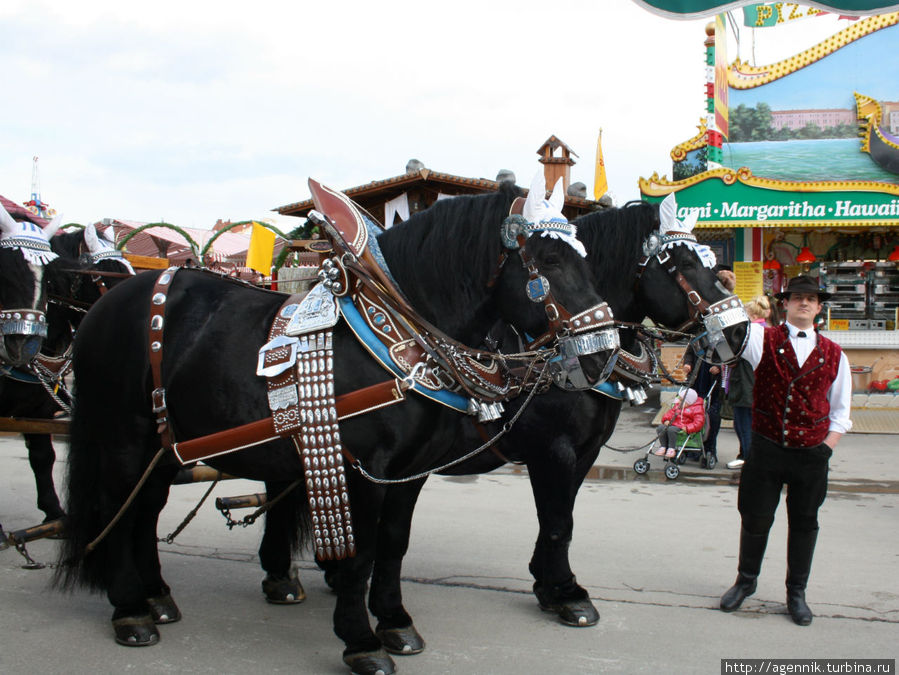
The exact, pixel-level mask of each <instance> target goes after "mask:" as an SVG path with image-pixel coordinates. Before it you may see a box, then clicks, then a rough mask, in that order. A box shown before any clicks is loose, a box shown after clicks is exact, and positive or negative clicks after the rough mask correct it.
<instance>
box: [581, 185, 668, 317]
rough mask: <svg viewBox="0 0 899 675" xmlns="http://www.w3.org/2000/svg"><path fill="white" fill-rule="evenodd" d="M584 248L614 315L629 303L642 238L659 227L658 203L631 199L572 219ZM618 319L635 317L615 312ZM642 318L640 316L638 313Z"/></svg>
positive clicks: (632, 296) (631, 297)
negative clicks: (622, 203) (616, 205)
mask: <svg viewBox="0 0 899 675" xmlns="http://www.w3.org/2000/svg"><path fill="white" fill-rule="evenodd" d="M574 223H575V225H577V228H578V230H577V236H578V239H580V240H581V241H582V242H583V244H584V247H585V248H586V249H587V261H588V262H589V263H590V267H591V269H592V270H593V274H594V276H595V277H596V281H597V284H598V289H597V290H599V292H600V294H601V295H602V296H603V297H604V298H606V300H607V301H608V302H610V303H612V305H613V308H614V309H615V312H616V316H618V315H619V313H620V312H622V311H625V310H626V309H627V308H628V306H629V305H632V304H633V298H634V281H635V280H636V278H637V266H638V264H639V262H640V258H641V256H642V245H643V240H644V239H646V237H647V235H648V234H649V233H650V232H652V231H653V230H656V229H658V227H659V207H658V206H657V205H655V204H649V203H648V202H643V201H639V200H637V201H631V202H628V203H626V204H625V205H624V206H620V207H612V208H608V209H603V210H602V211H595V212H593V213H588V214H587V215H584V216H581V217H580V218H577V219H576V220H575V221H574ZM618 318H620V319H622V320H632V319H634V318H636V317H625V316H618ZM640 318H642V317H640Z"/></svg>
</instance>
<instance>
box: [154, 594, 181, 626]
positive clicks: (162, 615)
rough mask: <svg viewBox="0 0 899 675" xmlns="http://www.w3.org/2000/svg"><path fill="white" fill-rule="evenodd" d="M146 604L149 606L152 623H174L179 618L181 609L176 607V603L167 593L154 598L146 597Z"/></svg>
mask: <svg viewBox="0 0 899 675" xmlns="http://www.w3.org/2000/svg"><path fill="white" fill-rule="evenodd" d="M147 604H148V605H149V606H150V616H152V617H153V623H156V624H160V623H175V622H176V621H180V620H181V610H180V609H178V605H176V604H175V601H174V600H172V596H171V595H169V594H168V593H166V594H165V595H160V596H158V597H155V598H147Z"/></svg>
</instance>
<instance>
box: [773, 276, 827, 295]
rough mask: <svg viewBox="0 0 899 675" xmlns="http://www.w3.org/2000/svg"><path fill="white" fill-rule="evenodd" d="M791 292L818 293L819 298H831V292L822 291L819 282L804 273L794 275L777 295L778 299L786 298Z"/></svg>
mask: <svg viewBox="0 0 899 675" xmlns="http://www.w3.org/2000/svg"><path fill="white" fill-rule="evenodd" d="M791 293H817V294H818V300H820V301H822V302H823V301H824V300H829V299H830V295H831V294H830V293H828V292H827V291H822V290H821V289H820V288H818V282H817V281H815V279H813V278H812V277H808V276H805V275H804V274H800V275H799V276H798V277H793V278H792V279H790V281H789V282H787V287H786V288H785V289H784V290H783V291H781V292H780V293H778V294H777V295H775V296H774V297H776V298H777V299H778V300H786V299H788V298H789V297H790V294H791Z"/></svg>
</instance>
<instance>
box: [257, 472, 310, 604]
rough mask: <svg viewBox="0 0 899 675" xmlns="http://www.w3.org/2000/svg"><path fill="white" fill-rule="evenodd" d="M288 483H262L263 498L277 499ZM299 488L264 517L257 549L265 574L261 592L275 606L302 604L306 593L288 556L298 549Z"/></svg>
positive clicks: (302, 501)
mask: <svg viewBox="0 0 899 675" xmlns="http://www.w3.org/2000/svg"><path fill="white" fill-rule="evenodd" d="M288 485H289V483H282V482H274V481H266V483H265V491H266V494H267V498H268V499H270V500H272V499H277V498H278V496H279V495H282V494H283V493H284V490H285V489H286V488H287V486H288ZM303 495H304V492H303V488H302V487H301V486H298V487H294V488H293V489H292V490H291V491H290V492H289V493H287V494H284V496H283V497H281V499H280V501H279V502H278V503H277V504H275V506H273V507H272V508H271V509H270V510H269V511H267V512H266V514H265V533H264V534H263V536H262V544H260V546H259V560H260V562H261V564H262V569H263V570H265V572H266V574H265V579H263V580H262V592H263V593H264V594H265V599H266V600H267V601H268V602H271V603H273V604H276V605H290V604H296V603H299V602H303V600H305V599H306V592H305V591H304V590H303V585H302V584H301V583H300V579H299V577H298V576H297V571H296V568H295V567H293V566H292V564H291V563H292V555H293V553H294V552H296V551H297V549H298V547H299V532H300V518H302V517H303V510H304V509H305V502H304V500H303Z"/></svg>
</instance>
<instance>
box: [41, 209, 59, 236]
mask: <svg viewBox="0 0 899 675" xmlns="http://www.w3.org/2000/svg"><path fill="white" fill-rule="evenodd" d="M61 226H62V214H61V213H60V214H58V215H56V216H54V218H53V220H51V221H50V224H49V225H47V227H45V228H44V236H45V237H47V241H50V237H52V236H53V235H54V234H56V232H57V231H58V230H59V228H60V227H61Z"/></svg>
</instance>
